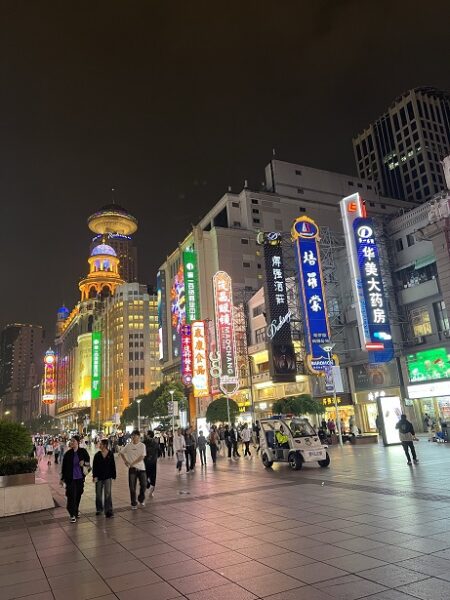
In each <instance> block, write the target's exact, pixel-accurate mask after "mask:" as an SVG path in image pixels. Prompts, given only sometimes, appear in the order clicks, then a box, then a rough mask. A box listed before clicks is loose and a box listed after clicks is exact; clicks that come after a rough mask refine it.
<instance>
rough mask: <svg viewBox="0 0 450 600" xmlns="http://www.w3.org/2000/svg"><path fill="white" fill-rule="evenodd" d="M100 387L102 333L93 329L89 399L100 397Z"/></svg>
mask: <svg viewBox="0 0 450 600" xmlns="http://www.w3.org/2000/svg"><path fill="white" fill-rule="evenodd" d="M101 388H102V333H101V331H94V332H93V333H92V378H91V399H92V400H97V399H98V398H100V393H101Z"/></svg>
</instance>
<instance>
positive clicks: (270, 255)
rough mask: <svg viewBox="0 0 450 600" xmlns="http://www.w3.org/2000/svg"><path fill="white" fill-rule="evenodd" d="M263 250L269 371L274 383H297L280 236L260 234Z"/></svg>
mask: <svg viewBox="0 0 450 600" xmlns="http://www.w3.org/2000/svg"><path fill="white" fill-rule="evenodd" d="M258 243H259V244H262V245H263V247H264V264H265V270H266V285H265V288H264V293H265V300H266V321H267V339H268V350H269V370H270V375H271V377H272V381H273V382H274V383H279V382H286V383H287V382H292V381H295V377H296V373H297V365H296V360H295V351H294V345H293V343H292V335H291V317H292V313H291V311H290V308H289V306H288V300H287V293H286V280H285V274H284V262H283V249H282V246H281V234H280V233H278V232H271V233H265V234H260V235H259V236H258Z"/></svg>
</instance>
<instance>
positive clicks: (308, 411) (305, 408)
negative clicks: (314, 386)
mask: <svg viewBox="0 0 450 600" xmlns="http://www.w3.org/2000/svg"><path fill="white" fill-rule="evenodd" d="M272 410H273V412H274V413H276V414H282V415H284V414H292V415H295V416H300V415H321V414H322V413H323V406H322V404H321V403H320V402H318V401H317V400H314V398H312V396H310V395H309V394H300V396H289V397H288V398H280V400H276V401H275V402H274V403H273V406H272Z"/></svg>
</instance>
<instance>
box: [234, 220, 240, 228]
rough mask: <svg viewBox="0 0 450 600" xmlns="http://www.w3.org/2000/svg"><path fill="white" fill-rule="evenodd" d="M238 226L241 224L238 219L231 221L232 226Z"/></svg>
mask: <svg viewBox="0 0 450 600" xmlns="http://www.w3.org/2000/svg"><path fill="white" fill-rule="evenodd" d="M240 226H241V222H240V221H233V227H240Z"/></svg>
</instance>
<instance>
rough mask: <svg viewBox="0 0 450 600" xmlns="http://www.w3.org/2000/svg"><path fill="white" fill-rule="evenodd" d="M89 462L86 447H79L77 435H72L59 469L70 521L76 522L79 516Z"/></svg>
mask: <svg viewBox="0 0 450 600" xmlns="http://www.w3.org/2000/svg"><path fill="white" fill-rule="evenodd" d="M89 462H90V458H89V454H88V452H87V450H86V448H80V438H79V436H78V435H74V436H72V438H71V440H70V450H67V452H66V453H65V454H64V458H63V463H62V469H61V485H63V484H65V485H66V497H67V512H68V513H69V515H70V522H71V523H76V522H77V518H78V517H79V516H80V512H79V507H80V500H81V496H82V495H83V491H84V478H85V477H86V474H87V473H88V472H89V471H90V464H89Z"/></svg>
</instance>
